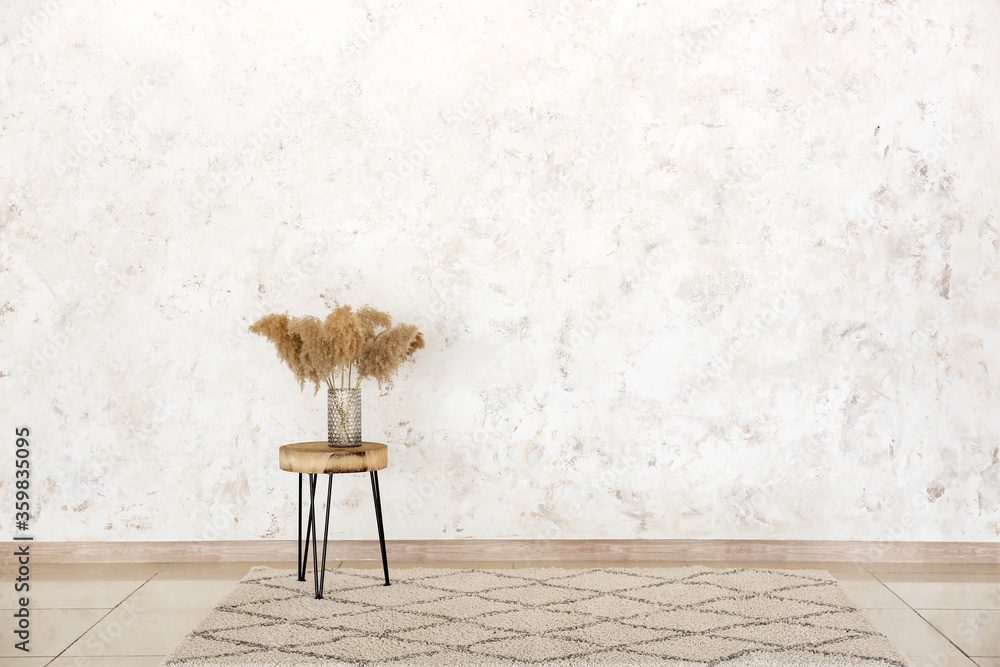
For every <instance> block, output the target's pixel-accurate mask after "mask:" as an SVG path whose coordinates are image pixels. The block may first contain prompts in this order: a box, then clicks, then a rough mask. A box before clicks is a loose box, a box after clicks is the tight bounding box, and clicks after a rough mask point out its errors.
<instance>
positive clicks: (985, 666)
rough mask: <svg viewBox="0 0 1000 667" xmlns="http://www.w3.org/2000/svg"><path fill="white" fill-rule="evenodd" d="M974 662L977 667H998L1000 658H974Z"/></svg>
mask: <svg viewBox="0 0 1000 667" xmlns="http://www.w3.org/2000/svg"><path fill="white" fill-rule="evenodd" d="M975 661H976V664H977V665H979V667H1000V658H975ZM914 667H916V666H914Z"/></svg>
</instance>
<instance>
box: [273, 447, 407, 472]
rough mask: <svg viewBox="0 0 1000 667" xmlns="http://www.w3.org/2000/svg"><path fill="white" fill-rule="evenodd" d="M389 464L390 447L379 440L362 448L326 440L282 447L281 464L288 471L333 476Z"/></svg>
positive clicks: (279, 452)
mask: <svg viewBox="0 0 1000 667" xmlns="http://www.w3.org/2000/svg"><path fill="white" fill-rule="evenodd" d="M388 465H389V448H388V447H386V446H385V445H383V444H382V443H379V442H362V443H361V446H360V447H330V446H329V445H327V444H326V441H323V442H295V443H292V444H290V445H282V446H281V448H280V449H279V450H278V466H279V467H280V468H281V469H282V470H287V471H288V472H301V473H308V474H310V475H331V474H335V473H340V472H370V471H372V470H381V469H382V468H385V467H386V466H388Z"/></svg>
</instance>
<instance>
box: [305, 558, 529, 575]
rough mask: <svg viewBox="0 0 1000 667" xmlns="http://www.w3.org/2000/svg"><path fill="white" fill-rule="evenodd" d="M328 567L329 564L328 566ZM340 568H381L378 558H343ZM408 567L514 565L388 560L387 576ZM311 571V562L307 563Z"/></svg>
mask: <svg viewBox="0 0 1000 667" xmlns="http://www.w3.org/2000/svg"><path fill="white" fill-rule="evenodd" d="M328 567H329V566H328ZM340 567H342V568H355V569H359V568H378V569H382V561H380V560H345V561H342V562H341V563H340ZM409 567H433V568H445V569H466V570H468V569H475V570H509V569H511V568H512V567H514V562H513V561H509V560H475V561H473V560H424V561H421V560H413V561H392V560H390V561H389V577H390V578H391V577H392V571H393V569H394V568H395V569H402V568H409ZM309 571H310V572H312V564H310V565H309Z"/></svg>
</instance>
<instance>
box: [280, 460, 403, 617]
mask: <svg viewBox="0 0 1000 667" xmlns="http://www.w3.org/2000/svg"><path fill="white" fill-rule="evenodd" d="M278 465H279V467H280V468H281V469H282V470H285V471H288V472H297V473H298V474H299V560H298V564H299V581H305V580H306V564H307V563H308V562H309V535H310V533H311V534H312V542H313V585H314V588H315V590H316V599H317V600H319V599H321V598H322V597H323V583H324V581H325V579H326V544H327V537H328V536H329V534H330V498H331V497H332V493H333V476H334V475H336V474H340V473H345V472H367V473H368V475H369V477H370V478H371V483H372V495H373V496H374V497H375V520H376V521H377V522H378V542H379V546H380V547H381V548H382V570H383V572H385V585H386V586H388V585H389V563H388V561H387V560H386V558H385V533H384V532H383V530H382V498H381V496H380V494H379V488H378V471H379V470H382V469H383V468H385V467H386V466H388V465H389V448H388V447H386V446H385V445H383V444H381V443H378V442H363V443H361V446H360V447H344V448H338V447H330V446H328V445H327V444H326V442H296V443H292V444H290V445H282V446H281V448H280V449H279V450H278ZM302 475H308V476H309V521H308V522H307V524H306V540H305V548H304V549H303V546H302V544H303V542H302ZM318 475H329V481H328V483H327V487H326V524H325V525H324V527H323V563H322V568H320V566H319V563H317V558H316V551H317V549H316V533H317V532H319V526H318V525H317V524H316V479H317V476H318Z"/></svg>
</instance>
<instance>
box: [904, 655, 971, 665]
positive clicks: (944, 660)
mask: <svg viewBox="0 0 1000 667" xmlns="http://www.w3.org/2000/svg"><path fill="white" fill-rule="evenodd" d="M907 660H909V661H910V667H980V666H977V665H976V663H974V662H973V661H972V660H971V659H970V658H966V657H965V656H964V655H931V656H923V657H917V658H914V657H912V656H911V657H908V658H907Z"/></svg>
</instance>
